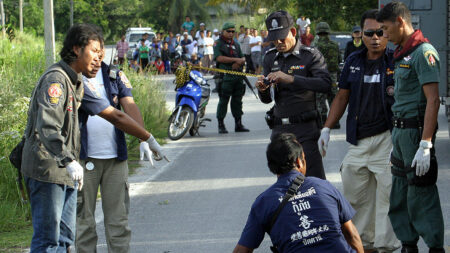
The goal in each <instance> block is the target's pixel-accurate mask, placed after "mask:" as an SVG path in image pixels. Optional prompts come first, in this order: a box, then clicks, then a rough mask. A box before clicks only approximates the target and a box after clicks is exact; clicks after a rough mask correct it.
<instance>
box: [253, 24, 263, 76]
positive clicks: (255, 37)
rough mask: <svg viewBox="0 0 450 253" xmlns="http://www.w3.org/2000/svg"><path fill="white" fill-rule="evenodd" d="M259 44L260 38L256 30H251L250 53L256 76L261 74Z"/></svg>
mask: <svg viewBox="0 0 450 253" xmlns="http://www.w3.org/2000/svg"><path fill="white" fill-rule="evenodd" d="M261 43H262V38H261V36H259V35H258V30H257V29H253V34H252V37H250V52H251V57H252V62H253V68H254V69H255V74H258V75H259V74H260V73H261Z"/></svg>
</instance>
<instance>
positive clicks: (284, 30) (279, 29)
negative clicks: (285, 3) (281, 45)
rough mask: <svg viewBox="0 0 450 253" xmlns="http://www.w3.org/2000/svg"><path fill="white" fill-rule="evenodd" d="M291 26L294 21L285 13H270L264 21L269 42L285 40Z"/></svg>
mask: <svg viewBox="0 0 450 253" xmlns="http://www.w3.org/2000/svg"><path fill="white" fill-rule="evenodd" d="M293 25H294V19H293V18H292V16H291V15H290V14H289V13H288V12H287V11H276V12H272V13H271V14H270V15H269V17H268V18H267V19H266V27H267V31H268V32H269V35H268V38H267V39H268V40H269V41H274V40H279V39H285V38H286V37H287V36H288V34H289V31H290V29H291V27H292V26H293Z"/></svg>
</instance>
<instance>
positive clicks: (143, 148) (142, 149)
mask: <svg viewBox="0 0 450 253" xmlns="http://www.w3.org/2000/svg"><path fill="white" fill-rule="evenodd" d="M139 154H140V160H141V161H143V160H144V158H145V157H147V159H148V160H149V161H150V164H151V165H152V166H153V159H152V151H151V150H150V147H149V146H148V143H147V142H145V141H143V142H141V144H140V146H139Z"/></svg>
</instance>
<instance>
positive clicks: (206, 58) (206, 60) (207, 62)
mask: <svg viewBox="0 0 450 253" xmlns="http://www.w3.org/2000/svg"><path fill="white" fill-rule="evenodd" d="M212 59H213V55H212V54H205V55H203V57H202V66H203V67H207V68H210V67H211V65H212Z"/></svg>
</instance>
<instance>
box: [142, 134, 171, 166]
mask: <svg viewBox="0 0 450 253" xmlns="http://www.w3.org/2000/svg"><path fill="white" fill-rule="evenodd" d="M147 143H148V145H149V147H150V149H151V150H152V152H153V155H154V156H153V158H155V160H156V161H159V160H161V159H163V158H164V159H166V161H168V162H170V161H169V159H167V157H166V156H165V155H164V154H163V152H162V149H161V146H160V145H159V143H158V142H157V141H156V139H155V137H153V135H152V136H150V138H148V140H147Z"/></svg>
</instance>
